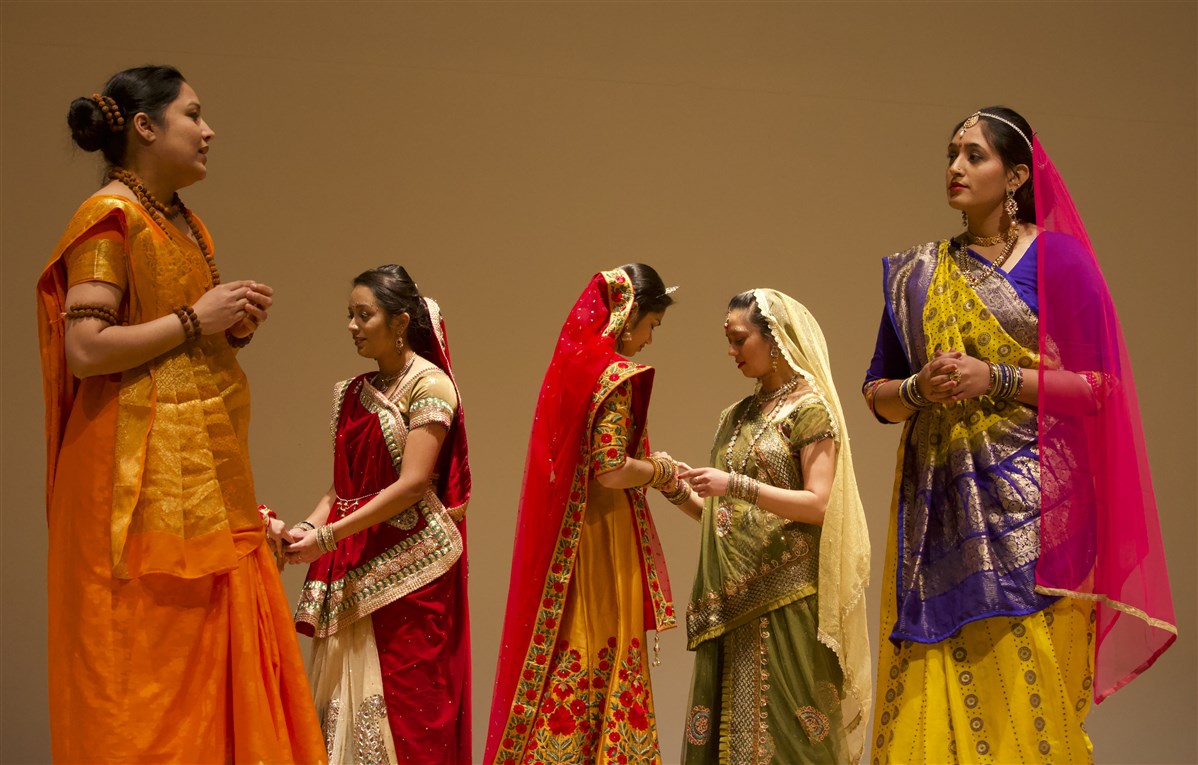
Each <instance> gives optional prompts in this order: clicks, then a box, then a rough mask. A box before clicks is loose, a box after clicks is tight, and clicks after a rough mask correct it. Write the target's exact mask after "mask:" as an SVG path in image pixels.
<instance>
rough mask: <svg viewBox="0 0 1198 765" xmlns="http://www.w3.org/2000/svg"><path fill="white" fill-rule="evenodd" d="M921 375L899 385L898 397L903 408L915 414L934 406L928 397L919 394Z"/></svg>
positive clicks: (912, 376) (913, 376)
mask: <svg viewBox="0 0 1198 765" xmlns="http://www.w3.org/2000/svg"><path fill="white" fill-rule="evenodd" d="M918 380H919V375H911V376H910V377H908V378H907V379H905V380H903V381H902V382H900V383H899V389H898V397H899V401H900V402H901V403H902V405H903V406H905V407H907V408H908V409H910V410H911V411H913V412H918V411H919V410H920V409H927V408H928V407H929V406H931V405H932V402H931V401H930V400H928V398H927V397H926V396H924V395H923V394H922V393H920V392H919V382H918Z"/></svg>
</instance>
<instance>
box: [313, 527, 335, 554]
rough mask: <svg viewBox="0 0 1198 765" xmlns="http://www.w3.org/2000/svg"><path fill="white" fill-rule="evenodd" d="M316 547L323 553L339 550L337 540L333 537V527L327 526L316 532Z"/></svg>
mask: <svg viewBox="0 0 1198 765" xmlns="http://www.w3.org/2000/svg"><path fill="white" fill-rule="evenodd" d="M316 546H317V547H319V548H320V551H321V552H322V553H331V552H332V551H333V550H336V549H337V538H336V536H334V535H333V527H332V526H330V525H328V524H325V525H324V526H321V527H320V528H318V529H317V530H316Z"/></svg>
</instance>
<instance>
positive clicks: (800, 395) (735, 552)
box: [670, 289, 872, 765]
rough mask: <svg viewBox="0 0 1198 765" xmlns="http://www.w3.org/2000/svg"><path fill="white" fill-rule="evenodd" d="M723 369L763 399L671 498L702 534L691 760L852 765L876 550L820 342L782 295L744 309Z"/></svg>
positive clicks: (759, 295) (720, 435) (801, 311)
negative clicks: (747, 381) (753, 386)
mask: <svg viewBox="0 0 1198 765" xmlns="http://www.w3.org/2000/svg"><path fill="white" fill-rule="evenodd" d="M724 331H725V333H726V335H727V337H728V355H729V356H731V357H732V358H733V360H734V361H735V362H736V366H737V368H738V369H740V371H741V373H742V374H744V375H745V376H746V377H750V378H754V379H756V380H757V383H758V386H757V390H756V392H754V393H753V394H752V395H750V396H747V397H746V398H744V399H742V400H741V401H739V402H737V403H736V404H733V405H732V406H730V407H729V408H728V409H726V410H724V413H723V414H722V415H721V416H720V425H719V428H718V430H717V432H716V439H715V443H714V445H713V446H712V450H711V463H712V467H702V468H694V469H692V468H690V467H688V466H686V465H680V467H681V469H682V470H683V471H684V472H682V473H681V474H680V478H682V479H683V480H684V481H685V482H686V484H688V485H689V487H690V489H693V492H692V491H690V490H688V488H687V486H685V485H682V484H679V485H678V487H677V489H676V490H675V491H673V492H670V498H671V500H672V501H674V502H675V503H676V504H678V505H679V506H680V507H681V508H682V509H683V511H685V512H686V513H687V514H688V515H690V516H691V517H692V518H695V519H696V520H698V521H699V522H700V523H701V524H702V533H703V537H702V548H701V550H700V556H699V570H698V572H697V574H696V576H695V586H694V590H693V593H692V595H691V601H690V605H689V607H688V608H687V614H686V626H687V637H688V648H690V650H692V651H695V652H696V657H695V670H694V678H693V682H692V686H691V699H690V710H689V713H688V715H687V724H686V741H685V743H684V745H683V762H685V763H687V765H694V764H696V763H717V762H718V763H721V765H724V764H729V765H735V764H737V763H746V764H751V765H764V764H765V763H770V762H773V763H798V762H805V763H809V762H821V763H823V762H827V763H843V762H856V761H857V760H858V759H859V758H860V753H861V749H862V744H863V739H864V734H865V721H866V720H867V719H868V717H869V704H870V700H871V696H872V692H871V687H870V686H871V683H870V678H871V670H870V660H869V636H868V630H867V628H866V622H865V604H864V602H863V599H862V595H863V593H864V590H865V586H866V584H867V581H868V578H869V536H868V533H867V532H866V528H865V516H864V513H863V511H862V508H861V500H860V497H859V496H858V493H857V484H856V481H855V479H854V477H853V463H852V458H851V456H850V454H849V440H848V434H847V433H846V432H845V423H844V416H843V413H842V412H841V408H840V399H839V397H838V396H837V395H836V388H835V387H834V386H833V385H832V378H831V374H830V367H829V363H828V351H827V346H826V344H825V342H824V336H823V333H822V332H821V331H820V328H819V325H818V324H817V323H816V321H815V319H814V318H813V317H812V316H811V313H810V312H809V311H808V310H807V309H806V308H804V307H803V306H802V305H801V304H799V303H798V302H796V301H795V300H793V299H791V298H790V297H788V296H786V295H784V294H782V293H780V292H776V291H774V290H765V289H759V290H752V291H750V292H744V293H741V294H739V295H737V296H736V297H734V298H733V299H732V301H731V303H729V306H728V316H727V320H726V321H725V322H724Z"/></svg>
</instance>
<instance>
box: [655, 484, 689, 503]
mask: <svg viewBox="0 0 1198 765" xmlns="http://www.w3.org/2000/svg"><path fill="white" fill-rule="evenodd" d="M661 496H663V497H665V498H666V501H667V502H669V503H670V504H671V505H685V504H686V503H687V501H688V500H689V499H690V498H691V487H690V484H688V483H687V482H686V481H679V482H678V485H677V486H676V487H675V488H674V489H673V490H672V491H665V490H664V489H663V490H662V492H661Z"/></svg>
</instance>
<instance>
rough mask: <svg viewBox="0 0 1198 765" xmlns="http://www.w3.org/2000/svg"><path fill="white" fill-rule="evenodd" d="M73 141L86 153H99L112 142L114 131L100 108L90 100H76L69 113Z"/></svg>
mask: <svg viewBox="0 0 1198 765" xmlns="http://www.w3.org/2000/svg"><path fill="white" fill-rule="evenodd" d="M67 125H68V126H69V127H70V128H71V139H72V140H73V141H74V142H75V145H76V146H78V147H79V148H80V149H83V150H84V151H99V150H100V149H103V148H104V145H105V144H106V143H107V142H108V141H110V140H112V135H113V133H112V129H111V128H110V127H109V125H108V122H107V120H105V119H104V113H103V112H102V111H100V107H99V106H97V105H96V102H95V101H93V100H91V99H90V98H76V99H75V100H74V101H72V102H71V106H70V110H69V111H68V112H67Z"/></svg>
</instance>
